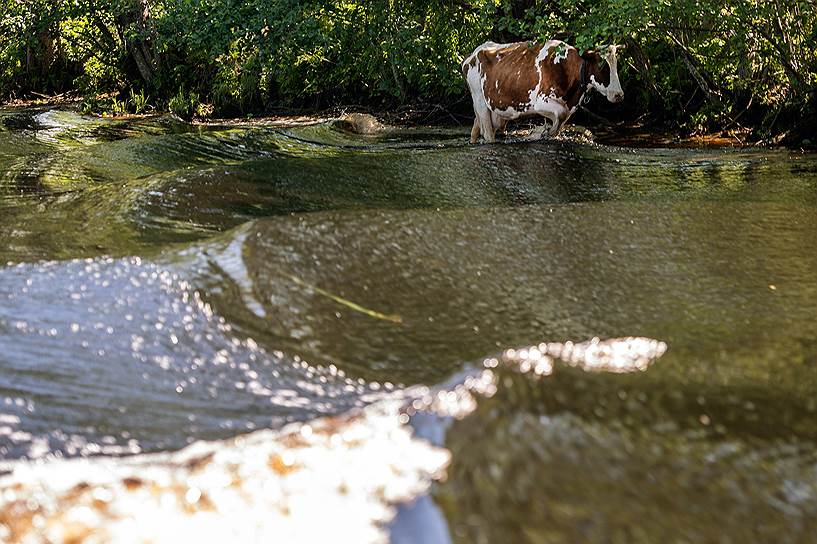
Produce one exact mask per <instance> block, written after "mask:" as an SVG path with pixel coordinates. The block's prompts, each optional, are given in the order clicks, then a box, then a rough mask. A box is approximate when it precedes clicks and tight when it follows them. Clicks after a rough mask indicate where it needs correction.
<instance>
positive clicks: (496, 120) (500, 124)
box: [491, 112, 508, 134]
mask: <svg viewBox="0 0 817 544" xmlns="http://www.w3.org/2000/svg"><path fill="white" fill-rule="evenodd" d="M491 124H493V126H494V130H496V131H497V132H500V133H502V134H505V126H506V125H507V124H508V120H507V119H505V118H503V117H500V116H499V115H497V114H496V113H495V112H491Z"/></svg>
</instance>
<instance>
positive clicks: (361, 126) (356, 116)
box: [336, 113, 384, 135]
mask: <svg viewBox="0 0 817 544" xmlns="http://www.w3.org/2000/svg"><path fill="white" fill-rule="evenodd" d="M336 126H337V127H338V128H340V129H341V130H345V131H347V132H352V133H354V134H362V135H372V134H377V133H378V132H381V131H382V130H383V128H384V127H383V124H382V123H381V122H380V121H378V120H377V118H376V117H375V116H374V115H369V114H368V113H348V114H346V115H344V116H343V117H341V118H340V119H338V120H337V122H336Z"/></svg>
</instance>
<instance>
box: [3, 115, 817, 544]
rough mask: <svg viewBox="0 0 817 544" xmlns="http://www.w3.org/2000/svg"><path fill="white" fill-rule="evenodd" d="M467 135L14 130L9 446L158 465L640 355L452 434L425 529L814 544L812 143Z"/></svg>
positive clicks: (554, 381)
mask: <svg viewBox="0 0 817 544" xmlns="http://www.w3.org/2000/svg"><path fill="white" fill-rule="evenodd" d="M466 137H467V131H466V129H465V128H463V129H441V128H433V127H432V128H424V129H395V130H392V131H387V132H385V133H383V134H381V135H378V136H376V137H361V136H354V135H349V134H346V133H343V132H341V131H339V130H337V129H335V128H333V127H332V126H331V125H316V126H307V127H292V128H264V127H247V128H236V127H230V128H227V127H207V128H202V127H192V126H189V125H186V124H183V123H180V122H177V121H174V120H172V119H170V118H164V117H158V118H152V119H145V120H135V121H127V122H122V121H112V120H100V119H90V118H83V117H81V116H79V115H77V114H75V113H73V112H70V111H38V110H26V111H20V110H12V111H3V112H0V232H2V233H3V234H4V236H3V240H4V242H5V243H3V244H0V263H8V264H5V265H4V266H3V267H1V268H0V403H3V404H2V405H0V415H2V417H3V423H2V425H3V426H4V427H3V428H2V429H0V456H1V457H2V458H3V459H5V460H10V459H17V458H40V457H46V458H48V457H53V456H78V455H94V454H100V453H102V454H108V455H120V454H126V453H136V452H149V451H163V450H173V449H177V448H180V447H182V446H184V445H185V444H186V443H188V442H191V441H193V440H196V439H214V438H222V437H228V436H234V435H236V434H239V433H243V432H247V431H250V430H253V429H259V428H280V427H281V426H282V425H284V424H285V423H287V422H291V421H310V420H312V419H313V418H315V417H318V416H322V415H330V414H340V413H344V412H346V411H348V410H349V409H351V408H354V407H356V406H362V405H365V404H367V403H369V402H370V401H371V400H372V399H373V398H375V397H376V396H377V395H378V394H380V393H382V392H383V391H384V390H395V389H400V388H402V387H403V386H405V385H411V384H427V385H434V384H438V383H441V382H443V381H445V380H446V379H447V378H448V377H449V376H451V375H453V374H455V373H457V372H458V371H459V370H460V369H462V368H463V366H464V365H467V364H469V363H477V362H479V361H481V360H482V358H483V357H485V356H488V355H490V354H492V353H495V352H498V351H500V350H501V349H503V348H506V347H509V346H515V345H526V344H532V343H538V342H540V341H564V340H583V339H587V338H590V337H594V336H599V337H602V338H605V337H619V336H629V335H637V336H647V337H652V338H658V339H661V340H663V341H665V342H666V343H667V344H668V345H669V351H668V353H667V354H666V355H665V356H664V358H663V359H661V360H660V361H659V362H658V363H656V364H655V365H654V366H653V367H651V368H650V369H649V370H648V371H646V372H642V373H637V374H634V375H614V374H592V375H591V374H585V373H583V372H581V371H578V370H567V371H564V372H559V373H554V375H553V376H552V377H550V378H549V379H547V380H533V379H531V378H530V377H528V376H526V375H522V374H515V373H508V374H507V375H505V374H502V379H501V380H500V382H499V388H498V391H497V394H496V395H495V396H493V397H491V398H485V399H482V400H481V401H480V402H479V405H478V408H477V410H476V411H475V412H474V413H473V414H472V415H470V416H468V417H466V418H465V419H463V420H461V421H457V422H455V423H453V424H452V425H451V426H450V427H448V430H447V432H446V434H445V438H444V441H443V445H445V446H446V447H447V448H448V449H450V450H451V452H452V454H453V461H452V464H451V466H450V467H449V470H448V479H447V480H446V481H445V482H443V483H440V484H437V486H436V487H435V488H434V490H433V493H432V498H433V502H434V503H435V504H436V507H438V508H439V511H438V512H442V513H443V517H442V518H441V519H444V523H443V527H444V530H443V531H442V533H441V534H444V535H447V536H444V537H441V536H439V535H438V537H437V539H438V540H439V541H445V539H446V538H450V539H451V540H453V541H455V542H498V541H508V542H577V541H592V542H656V541H678V542H692V541H694V542H700V541H723V542H732V541H734V542H737V541H769V542H780V541H790V542H804V541H812V540H817V538H815V537H813V536H812V535H814V534H815V533H814V531H815V527H814V525H815V522H814V519H817V518H815V514H817V448H816V447H815V445H817V424H815V423H814V422H815V421H817V419H816V418H817V400H815V397H814V391H815V390H817V324H816V323H815V317H817V236H815V233H817V214H815V212H816V211H817V156H815V155H813V154H800V153H794V152H786V151H769V150H669V149H631V148H615V147H605V146H596V145H587V144H581V143H575V142H570V141H552V142H538V143H528V142H505V143H500V144H497V145H491V146H468V145H467V144H466ZM303 361H308V362H309V363H310V365H306V364H305V363H303ZM318 365H320V367H321V368H318ZM329 365H334V366H333V367H330V366H329ZM338 370H340V371H341V372H338ZM412 512H413V511H412V508H410V507H405V508H404V509H403V510H402V513H401V516H400V517H399V518H398V520H397V522H396V523H395V526H394V527H395V529H394V532H393V536H394V537H395V540H396V541H402V542H408V541H412V540H411V538H412V535H413V534H415V533H416V532H417V531H419V530H420V529H421V528H422V527H421V525H423V524H426V523H430V522H429V521H428V519H429V518H428V516H426V517H422V516H421V517H419V518H414V517H412V515H413V514H412ZM427 538H430V537H427V536H426V537H424V538H423V539H421V540H420V541H422V540H424V539H427ZM415 541H418V540H416V539H415Z"/></svg>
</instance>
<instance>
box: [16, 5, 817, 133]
mask: <svg viewBox="0 0 817 544" xmlns="http://www.w3.org/2000/svg"><path fill="white" fill-rule="evenodd" d="M0 13H2V20H0V32H2V37H3V39H2V40H1V41H0V95H2V96H4V97H7V98H8V97H12V96H18V97H19V96H25V95H26V93H29V92H31V91H37V92H45V93H53V92H62V91H65V90H68V89H73V90H76V91H79V92H82V93H97V92H100V91H118V92H121V93H122V95H121V96H122V97H123V98H126V97H127V96H128V95H127V94H126V91H127V92H130V91H132V90H134V89H136V90H137V91H139V92H144V93H145V94H146V95H148V96H150V97H152V99H153V100H154V101H156V102H158V104H154V105H157V106H160V107H167V106H168V103H169V101H170V100H171V99H175V102H174V105H175V106H176V107H181V106H179V105H180V104H182V103H184V102H187V105H186V109H188V110H189V109H190V108H191V105H190V101H189V99H190V97H191V96H192V97H197V100H199V101H201V102H202V103H203V104H207V105H208V108H205V110H207V111H209V109H212V107H215V111H216V113H218V114H228V115H235V114H241V113H246V112H250V111H256V110H267V109H270V108H276V107H290V108H291V107H312V108H314V107H326V106H331V105H336V104H365V105H375V106H376V105H384V104H391V105H393V104H399V103H418V102H432V103H440V102H441V103H447V104H450V103H452V102H454V101H460V103H461V104H463V105H465V106H467V99H465V88H464V85H463V84H462V81H461V76H460V73H459V62H460V60H461V58H462V56H464V55H465V54H467V53H468V52H470V51H471V50H472V49H473V48H474V47H475V46H476V45H478V44H479V43H481V42H482V41H484V40H486V39H494V40H516V39H544V38H549V37H560V38H562V39H565V40H566V41H568V42H569V43H573V44H574V45H576V46H578V47H580V48H588V47H592V46H594V45H598V44H603V43H608V42H612V41H616V42H619V43H625V44H626V45H628V47H629V49H628V52H627V56H626V59H627V62H626V63H622V68H621V69H622V70H623V71H624V72H625V74H624V75H625V77H624V78H623V79H624V81H625V82H626V83H625V85H626V88H625V90H626V91H628V100H627V104H628V108H629V110H626V109H625V110H623V111H624V112H625V113H628V114H629V115H631V116H632V117H633V118H634V117H636V116H637V115H640V114H642V113H648V114H650V116H651V118H653V119H656V118H658V119H663V120H665V121H669V122H672V123H676V124H678V125H683V126H686V127H687V128H689V129H712V128H718V127H738V126H740V125H741V124H748V125H750V126H753V127H755V128H757V129H759V131H761V132H764V131H765V132H774V131H779V130H780V129H781V127H782V125H787V126H788V125H789V124H791V123H795V122H798V120H799V122H800V123H801V124H803V125H804V126H805V123H806V122H807V121H810V120H813V118H814V113H815V110H817V94H815V86H817V52H815V49H814V47H813V45H814V44H815V43H817V15H815V13H817V11H816V10H815V6H814V0H806V1H804V0H797V1H786V2H784V1H783V0H768V1H763V2H760V1H758V0H718V1H716V0H680V1H673V2H668V1H666V0H643V1H636V0H570V1H567V0H501V1H500V0H418V1H408V0H363V1H358V2H347V1H337V0H334V1H333V0H302V1H300V0H247V1H239V0H112V1H108V2H96V1H93V0H27V1H21V0H0ZM180 97H181V98H180Z"/></svg>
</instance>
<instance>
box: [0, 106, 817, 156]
mask: <svg viewBox="0 0 817 544" xmlns="http://www.w3.org/2000/svg"><path fill="white" fill-rule="evenodd" d="M107 98H111V97H110V96H107ZM83 103H84V102H83V98H82V97H79V96H76V95H62V96H42V97H37V98H32V99H27V100H12V101H7V102H5V103H0V108H6V109H9V108H15V109H21V108H23V109H24V108H42V109H52V108H57V109H59V108H69V109H73V110H76V111H81V112H83V113H84V114H85V115H88V116H91V117H100V118H106V119H114V120H122V121H127V120H134V119H144V118H151V117H156V116H161V115H168V114H170V115H173V113H172V112H169V111H165V112H162V111H149V112H145V113H138V114H137V113H120V114H114V113H111V112H109V111H106V110H104V109H103V110H97V111H93V112H88V111H83V110H84V108H83ZM177 118H178V119H179V120H180V121H182V122H187V123H190V124H191V125H195V126H208V127H216V126H236V127H239V126H242V127H253V126H270V127H285V126H301V125H309V124H318V123H326V122H331V121H335V122H338V123H339V127H340V128H343V129H345V130H348V131H349V132H352V133H357V134H369V135H372V134H374V133H376V132H377V131H382V130H387V129H388V127H422V126H447V127H454V126H469V127H470V123H471V120H472V117H471V116H470V115H469V114H468V113H467V112H466V113H463V112H462V111H455V112H452V111H449V110H447V109H446V108H445V107H443V106H441V105H430V106H429V105H407V106H404V107H402V108H400V109H398V110H377V109H373V108H364V107H361V106H336V107H332V108H327V109H322V110H314V109H303V110H279V111H276V112H270V113H266V114H259V115H247V116H244V117H227V118H218V117H202V116H193V117H191V118H189V119H182V118H181V117H178V116H177ZM573 121H574V122H571V123H568V125H567V126H566V127H565V129H564V130H563V132H562V137H565V136H566V137H567V138H568V139H579V140H583V141H588V142H589V141H592V142H595V143H600V144H606V145H616V146H623V147H642V148H649V147H667V148H696V147H702V148H706V147H736V148H740V147H764V148H774V147H783V148H788V149H793V150H796V149H806V150H811V149H815V148H817V142H815V141H813V140H811V139H809V138H797V137H792V136H791V135H789V134H785V133H783V134H778V135H776V136H775V137H771V138H767V139H756V138H754V137H753V135H752V131H751V130H750V129H748V128H737V129H731V130H725V131H713V132H692V133H690V132H684V131H680V130H676V131H672V130H670V129H668V128H666V127H662V126H660V124H657V123H655V124H652V125H650V124H648V123H623V122H620V123H613V122H610V121H608V120H606V119H603V118H600V117H599V116H598V115H597V114H594V113H592V112H581V111H580V112H578V113H577V115H576V116H575V117H574V120H573ZM535 126H537V122H536V121H534V120H529V121H520V122H517V123H515V124H512V125H511V127H510V131H509V134H510V135H511V136H512V137H514V138H525V137H528V136H529V135H530V134H531V133H532V131H533V128H534V127H535Z"/></svg>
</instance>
